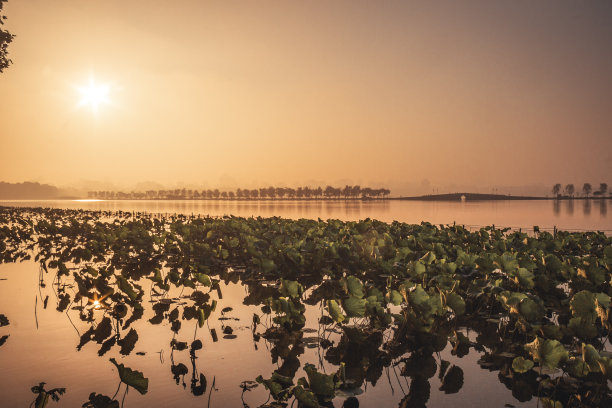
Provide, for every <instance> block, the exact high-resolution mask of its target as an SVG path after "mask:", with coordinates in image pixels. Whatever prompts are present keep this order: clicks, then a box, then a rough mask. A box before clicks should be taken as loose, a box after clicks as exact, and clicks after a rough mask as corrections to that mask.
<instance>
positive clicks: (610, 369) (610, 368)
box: [597, 357, 612, 381]
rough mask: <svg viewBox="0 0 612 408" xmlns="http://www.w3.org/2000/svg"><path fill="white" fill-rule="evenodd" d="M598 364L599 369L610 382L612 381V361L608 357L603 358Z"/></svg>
mask: <svg viewBox="0 0 612 408" xmlns="http://www.w3.org/2000/svg"><path fill="white" fill-rule="evenodd" d="M597 364H599V369H600V370H601V372H602V373H603V375H604V376H605V377H606V378H607V379H608V381H612V359H611V358H608V357H601V358H600V359H599V360H598V361H597Z"/></svg>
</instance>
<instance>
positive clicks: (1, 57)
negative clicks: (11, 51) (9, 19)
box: [0, 0, 15, 73]
mask: <svg viewBox="0 0 612 408" xmlns="http://www.w3.org/2000/svg"><path fill="white" fill-rule="evenodd" d="M6 2H7V0H0V26H1V25H3V24H4V20H6V16H5V15H4V14H2V8H3V7H4V3H6ZM13 38H15V36H14V35H13V34H11V33H9V32H8V31H6V30H3V29H2V28H0V73H2V72H3V71H4V69H5V68H8V66H9V65H11V63H12V61H11V60H10V59H9V58H8V45H9V44H10V43H11V42H13Z"/></svg>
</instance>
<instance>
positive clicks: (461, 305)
mask: <svg viewBox="0 0 612 408" xmlns="http://www.w3.org/2000/svg"><path fill="white" fill-rule="evenodd" d="M446 304H447V305H448V307H450V308H451V309H452V310H453V312H455V314H456V315H457V316H461V315H462V314H464V313H465V300H463V298H462V297H461V296H460V295H458V294H456V293H454V292H453V293H449V294H448V295H447V296H446Z"/></svg>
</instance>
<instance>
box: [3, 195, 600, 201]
mask: <svg viewBox="0 0 612 408" xmlns="http://www.w3.org/2000/svg"><path fill="white" fill-rule="evenodd" d="M462 197H464V198H462ZM44 200H71V201H75V200H82V201H236V202H253V201H259V202H290V201H315V202H317V201H318V202H321V201H332V202H345V201H364V202H375V201H377V202H378V201H451V202H457V201H555V200H558V201H572V200H612V196H606V197H601V196H594V197H593V196H591V197H567V196H562V197H542V196H519V195H516V196H513V195H507V194H480V193H450V194H427V195H421V196H407V197H403V196H400V197H375V198H374V197H347V198H345V197H330V198H325V197H316V198H315V197H291V198H279V197H274V198H269V197H267V198H261V197H259V198H236V197H234V198H230V197H225V198H224V197H219V198H183V197H168V198H112V199H95V198H94V199H92V198H87V197H76V196H64V197H48V198H25V197H24V198H7V197H0V201H44Z"/></svg>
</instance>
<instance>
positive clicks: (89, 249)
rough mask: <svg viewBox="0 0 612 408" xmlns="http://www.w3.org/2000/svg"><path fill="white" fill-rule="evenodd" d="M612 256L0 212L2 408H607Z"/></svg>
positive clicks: (519, 239)
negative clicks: (375, 407) (34, 407)
mask: <svg viewBox="0 0 612 408" xmlns="http://www.w3.org/2000/svg"><path fill="white" fill-rule="evenodd" d="M611 244H612V238H610V237H608V236H606V235H605V234H604V233H601V232H583V233H570V232H563V231H561V232H558V233H557V234H555V235H552V234H551V233H549V232H540V231H539V230H538V229H537V227H536V228H534V229H533V231H530V233H529V234H527V233H525V232H512V231H509V230H505V229H495V228H493V227H485V228H481V229H480V230H477V231H472V232H470V231H468V230H466V229H465V228H463V227H461V226H453V225H447V226H442V225H438V226H436V225H431V224H427V223H423V224H420V225H414V224H405V223H399V222H393V223H384V222H379V221H375V220H369V219H367V220H363V221H359V222H343V221H339V220H328V221H321V220H306V219H300V220H288V219H282V218H238V217H224V218H203V217H187V216H173V217H160V218H154V217H151V216H149V215H145V214H138V213H124V212H104V211H83V210H58V209H34V208H19V209H18V208H8V207H5V208H0V260H1V264H0V295H1V296H0V326H1V327H0V367H2V381H1V382H0V404H1V405H2V406H10V407H12V406H26V405H29V404H30V403H33V406H36V407H45V406H48V407H52V406H71V407H72V406H74V407H81V406H83V407H120V406H125V407H145V406H146V407H150V406H180V407H196V406H197V407H203V406H209V407H214V406H217V407H225V406H228V407H253V408H255V407H285V406H294V407H295V406H301V407H332V406H335V407H342V406H345V407H357V406H361V407H369V406H376V405H377V406H385V407H386V406H399V407H423V406H447V405H452V406H474V405H482V406H504V405H506V406H534V407H535V406H538V405H540V406H545V407H555V408H557V407H579V406H589V407H590V406H593V407H595V406H612V392H611V389H610V381H611V380H612V353H611V352H610V349H611V348H610V346H609V340H610V339H611V335H610V328H611V327H612V319H611V318H610V313H609V312H610V300H611V299H610V295H612V288H611V287H610V284H611V282H610V279H611V268H612V246H611Z"/></svg>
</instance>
